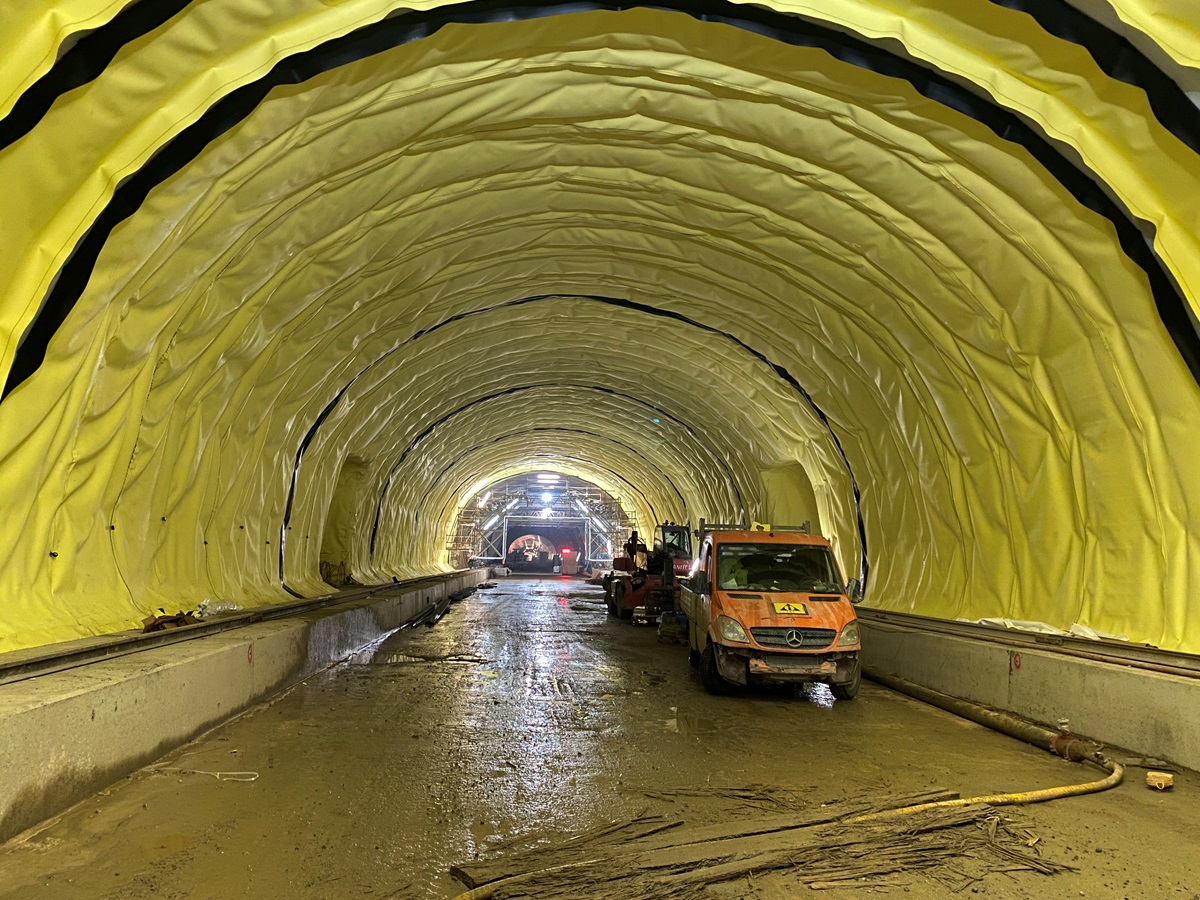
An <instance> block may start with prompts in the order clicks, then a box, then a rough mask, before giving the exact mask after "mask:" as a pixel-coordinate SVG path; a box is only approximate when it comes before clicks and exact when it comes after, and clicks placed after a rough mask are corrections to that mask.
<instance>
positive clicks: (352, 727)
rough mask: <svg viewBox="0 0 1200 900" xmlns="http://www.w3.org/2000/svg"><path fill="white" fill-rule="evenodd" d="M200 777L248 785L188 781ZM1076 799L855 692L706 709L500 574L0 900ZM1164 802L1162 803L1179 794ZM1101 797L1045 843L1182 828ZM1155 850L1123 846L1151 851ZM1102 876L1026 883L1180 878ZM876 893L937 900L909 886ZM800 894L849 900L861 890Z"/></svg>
mask: <svg viewBox="0 0 1200 900" xmlns="http://www.w3.org/2000/svg"><path fill="white" fill-rule="evenodd" d="M222 772H225V773H228V772H237V773H253V774H254V775H255V776H256V777H255V778H254V779H253V780H242V781H239V780H222V779H221V778H220V777H219V776H217V775H214V774H213V773H222ZM191 773H202V774H191ZM244 777H245V778H248V777H249V776H244ZM1078 778H1079V773H1078V771H1077V769H1075V768H1073V766H1072V764H1070V763H1067V762H1065V761H1062V760H1056V759H1054V758H1053V757H1050V756H1049V755H1048V754H1045V753H1044V752H1042V751H1035V750H1032V749H1031V748H1027V747H1025V746H1024V745H1021V744H1018V743H1016V742H1013V741H1011V740H1010V739H1007V738H1003V737H1000V736H999V735H996V734H994V733H992V732H988V731H986V730H984V729H982V728H980V727H978V726H975V725H972V724H969V723H967V724H966V725H964V724H963V722H962V721H961V720H957V719H954V718H953V717H951V716H949V715H948V714H945V713H942V712H940V711H937V710H931V709H930V708H928V707H925V706H923V705H921V704H919V703H916V702H915V701H911V700H909V699H907V698H903V697H900V696H898V695H893V694H891V693H889V692H887V691H884V690H882V689H881V688H879V687H877V686H875V685H871V684H866V685H864V686H863V689H862V692H861V694H860V695H859V697H858V699H857V700H855V701H853V702H837V703H835V702H834V700H833V697H832V695H831V694H830V693H829V691H828V689H827V688H825V687H824V686H820V685H818V686H811V687H808V688H800V687H792V688H776V689H754V690H747V691H739V692H737V693H735V694H733V695H731V696H726V697H712V696H709V695H707V694H706V693H705V692H704V690H703V688H702V687H701V686H700V682H699V678H698V677H697V675H696V673H695V670H694V669H692V668H691V667H690V666H689V665H688V661H687V649H686V648H685V647H680V646H676V645H669V644H663V643H659V642H658V641H657V640H656V634H655V630H654V629H653V628H650V627H645V626H637V625H634V624H632V623H630V622H626V621H618V620H616V619H613V618H610V617H608V616H607V615H606V613H605V609H604V604H603V602H602V597H601V589H600V588H592V587H588V586H586V585H584V584H582V583H581V582H579V581H578V580H573V579H569V578H544V579H527V580H522V579H516V578H514V579H505V580H501V581H500V582H499V584H498V586H497V587H496V588H495V589H494V590H490V591H480V592H478V593H476V594H474V595H473V596H471V597H470V598H468V599H466V600H464V601H462V602H460V603H457V604H454V605H453V606H452V607H451V609H450V612H449V614H448V615H447V616H446V617H445V618H443V619H442V620H441V622H439V623H438V624H437V625H436V626H435V627H425V626H421V627H417V628H409V629H403V630H400V631H398V632H396V633H394V634H392V635H390V636H388V637H387V638H386V639H385V640H383V641H382V642H380V643H379V644H378V645H377V646H373V647H371V648H368V649H367V650H365V651H364V652H363V653H360V654H356V655H355V656H354V657H353V658H352V659H350V660H347V662H346V663H344V664H343V665H341V666H339V667H336V668H334V669H332V670H330V671H328V672H325V673H322V674H319V675H317V676H314V677H311V678H309V679H308V680H307V682H305V683H304V684H302V685H300V686H298V687H297V688H295V689H294V690H292V691H290V692H288V693H287V694H286V695H284V696H283V697H281V698H279V699H277V700H276V701H274V702H272V703H270V704H268V705H265V706H263V707H260V708H259V709H257V710H255V711H253V712H252V713H250V714H248V715H245V716H243V717H241V718H239V719H237V720H235V721H233V722H231V723H229V724H227V725H225V726H223V727H221V728H219V729H217V730H216V731H214V732H212V733H211V734H209V735H207V736H206V737H204V738H203V739H202V740H200V741H197V742H196V743H194V744H192V745H189V746H188V747H186V748H184V749H183V750H181V751H178V752H176V753H173V754H170V755H169V756H168V757H167V758H166V759H164V760H163V761H161V762H160V763H159V764H156V767H155V768H154V769H153V770H150V771H147V772H145V773H143V774H141V775H139V776H137V777H135V778H133V779H130V780H127V781H125V782H123V783H121V784H120V785H118V786H116V787H114V788H113V789H112V790H111V791H110V792H107V794H106V795H105V796H102V797H97V798H95V800H94V801H93V802H91V803H88V804H85V805H83V806H81V807H79V808H77V809H76V810H73V811H72V812H70V813H68V814H67V815H65V816H63V817H62V819H61V821H59V822H57V823H55V824H53V825H51V826H49V827H47V828H46V829H44V830H43V831H41V832H39V833H38V834H37V835H35V836H34V837H31V838H29V839H28V840H26V841H25V842H24V843H22V844H21V845H20V846H19V847H11V846H10V848H8V849H7V850H6V852H5V853H3V854H0V897H2V898H20V900H24V898H32V897H38V898H47V897H52V898H55V900H59V898H63V900H73V898H79V900H82V898H87V900H92V898H112V900H118V898H119V900H132V898H141V897H177V898H184V897H189V898H190V897H213V898H224V897H243V896H261V897H288V898H296V900H318V898H321V900H325V898H337V897H371V898H380V897H388V898H393V900H396V898H430V900H437V898H450V897H454V896H456V895H457V894H458V893H460V892H461V891H462V885H461V884H459V883H458V882H456V881H455V880H454V879H453V878H452V877H451V876H450V874H449V869H450V867H451V866H452V865H456V864H460V863H465V862H469V861H471V860H474V859H476V858H477V857H480V856H487V855H488V854H489V853H491V852H494V851H495V850H496V848H498V847H500V846H502V845H506V842H513V841H517V842H534V843H535V844H541V843H544V842H552V841H555V840H558V839H561V837H562V836H563V835H566V834H571V833H576V832H582V831H586V830H588V829H593V828H596V827H597V826H599V825H603V824H605V823H608V822H614V821H619V820H627V819H629V818H631V817H633V816H636V815H638V814H639V813H640V812H642V811H644V810H646V809H648V808H649V809H650V811H651V812H652V813H656V814H663V815H669V816H672V817H678V818H682V819H684V820H685V821H688V822H691V823H712V822H725V821H734V820H737V819H738V818H739V817H745V816H747V815H751V814H754V815H760V814H762V813H764V812H779V811H782V810H792V809H805V808H811V807H813V806H816V807H821V806H822V804H828V803H836V802H839V800H841V799H843V798H846V797H849V796H854V795H862V794H874V793H891V794H895V793H903V792H911V791H920V790H930V789H932V788H949V789H953V790H958V791H962V792H964V793H983V792H990V791H994V790H998V789H1002V790H1013V789H1030V788H1035V787H1048V786H1052V785H1055V784H1061V783H1066V782H1070V781H1072V780H1078ZM1182 787H1183V790H1179V789H1178V788H1177V795H1178V796H1182V795H1183V794H1184V792H1185V791H1186V787H1187V785H1186V779H1184V781H1183V784H1182ZM1108 796H1109V795H1100V796H1097V797H1094V798H1080V799H1079V800H1076V801H1069V802H1070V803H1073V804H1075V805H1074V806H1066V807H1061V808H1060V807H1057V805H1051V806H1049V807H1044V808H1039V809H1038V811H1037V812H1036V813H1035V814H1034V815H1035V817H1036V818H1037V819H1038V820H1040V821H1041V822H1043V823H1045V824H1044V828H1043V829H1042V830H1041V832H1039V833H1044V834H1045V835H1047V839H1046V843H1045V846H1047V847H1049V848H1051V849H1053V850H1056V851H1057V850H1060V849H1061V844H1062V840H1061V839H1060V838H1059V836H1061V835H1072V836H1071V837H1070V838H1069V840H1070V842H1071V844H1072V845H1074V846H1081V845H1082V846H1090V845H1089V844H1088V841H1089V838H1088V837H1086V836H1080V835H1081V832H1080V828H1081V827H1083V826H1081V822H1080V818H1079V816H1080V811H1086V810H1088V809H1089V808H1090V809H1101V810H1104V811H1105V815H1104V816H1101V817H1099V818H1097V819H1096V820H1094V821H1098V822H1100V823H1101V824H1100V825H1099V826H1097V827H1098V830H1100V829H1103V828H1104V827H1108V828H1109V831H1111V832H1112V833H1111V834H1109V833H1108V832H1105V835H1106V836H1105V838H1104V840H1105V844H1104V846H1105V847H1117V846H1119V845H1122V841H1126V843H1128V841H1127V835H1128V833H1130V832H1131V830H1132V829H1131V828H1130V827H1129V825H1128V817H1129V816H1130V815H1133V814H1137V815H1139V816H1140V818H1139V819H1138V820H1137V821H1138V822H1139V823H1141V826H1142V827H1143V828H1144V827H1146V825H1145V823H1147V822H1150V823H1156V822H1157V823H1158V827H1159V828H1160V829H1162V828H1165V829H1167V832H1166V834H1167V835H1169V834H1170V833H1171V832H1172V830H1174V831H1175V833H1184V830H1186V829H1190V828H1192V826H1194V825H1196V824H1200V823H1197V822H1196V816H1192V817H1191V818H1185V819H1180V818H1179V817H1178V815H1176V816H1175V817H1174V818H1172V817H1171V816H1170V815H1167V816H1166V817H1165V818H1163V815H1164V811H1166V812H1169V811H1170V810H1171V809H1172V807H1171V805H1170V804H1172V803H1173V802H1175V801H1174V799H1173V798H1172V797H1170V796H1166V797H1164V796H1162V795H1159V796H1157V797H1154V798H1152V799H1153V800H1154V801H1155V802H1156V803H1157V804H1160V807H1156V809H1155V810H1153V811H1150V810H1146V811H1145V812H1144V813H1140V812H1137V810H1139V809H1140V807H1139V806H1138V802H1139V801H1141V804H1142V806H1145V804H1146V803H1147V802H1148V801H1147V800H1146V798H1145V797H1144V796H1143V795H1142V794H1135V795H1128V794H1127V795H1125V796H1124V797H1123V798H1121V799H1120V800H1112V799H1106V798H1107V797H1108ZM1174 808H1175V809H1176V810H1178V809H1179V808H1180V807H1179V806H1178V804H1176V806H1175V807H1174ZM1060 810H1061V811H1060ZM1156 816H1158V817H1159V818H1155V817H1156ZM1105 817H1107V818H1105ZM1110 820H1111V823H1113V824H1109V825H1107V826H1106V825H1105V823H1107V822H1109V821H1110ZM1185 826H1186V828H1185ZM1088 827H1091V826H1090V825H1089V826H1088ZM1156 835H1157V836H1156V837H1154V838H1147V846H1156V847H1161V846H1168V845H1169V843H1170V838H1169V836H1163V833H1162V832H1161V831H1160V832H1157V833H1156ZM1056 840H1058V843H1056ZM1105 852H1106V854H1109V853H1112V854H1116V853H1117V851H1115V850H1114V851H1110V850H1106V851H1105ZM1136 855H1137V854H1136V850H1130V852H1129V853H1128V854H1127V855H1126V857H1125V859H1130V858H1134V857H1136ZM1120 859H1121V857H1120V856H1118V855H1105V856H1096V857H1095V859H1092V858H1091V857H1088V859H1087V863H1088V868H1089V869H1096V868H1097V866H1100V867H1102V868H1101V871H1103V872H1104V873H1106V874H1105V875H1104V877H1105V878H1107V881H1106V882H1105V881H1097V882H1093V881H1087V880H1084V881H1061V882H1060V881H1059V879H1057V878H1056V879H1055V881H1053V882H1052V883H1051V884H1052V885H1053V888H1054V890H1056V891H1057V890H1058V887H1059V885H1060V883H1061V884H1062V885H1064V887H1065V888H1066V889H1069V890H1070V892H1071V893H1072V894H1074V893H1077V892H1078V891H1079V890H1080V889H1084V888H1087V889H1088V896H1127V895H1128V896H1144V897H1154V896H1167V895H1168V894H1170V893H1171V891H1170V890H1168V889H1167V887H1168V885H1172V886H1173V885H1176V884H1179V883H1182V882H1181V879H1182V878H1183V875H1180V874H1178V873H1179V872H1180V871H1181V870H1180V869H1179V866H1180V865H1183V866H1188V865H1190V863H1187V862H1186V861H1184V862H1176V863H1175V866H1176V868H1175V869H1174V870H1163V871H1162V872H1161V874H1160V875H1158V876H1156V877H1157V879H1158V880H1157V881H1154V882H1153V884H1151V883H1150V881H1149V880H1147V882H1146V884H1145V885H1142V886H1141V887H1142V888H1144V889H1141V890H1135V891H1132V892H1129V891H1126V893H1121V892H1120V891H1119V890H1117V889H1116V888H1114V890H1113V892H1111V893H1108V894H1105V893H1104V892H1103V891H1102V890H1094V889H1095V888H1098V887H1101V886H1102V885H1103V884H1109V885H1120V886H1121V887H1123V883H1124V882H1125V881H1132V880H1133V879H1132V877H1129V878H1126V877H1123V876H1122V874H1121V873H1120V872H1119V871H1118V870H1117V869H1116V868H1115V866H1117V865H1118V862H1119V860H1120ZM1187 874H1188V877H1191V874H1192V873H1191V870H1190V869H1188V870H1187ZM997 877H998V878H999V877H1000V876H997ZM1081 877H1082V876H1081ZM1138 877H1141V876H1140V875H1139V876H1138ZM1172 879H1174V880H1172ZM1195 881H1196V883H1200V879H1196V880H1195ZM984 884H985V886H986V887H987V890H988V893H989V894H990V895H992V896H996V897H1002V898H1009V897H1011V898H1017V897H1040V896H1045V895H1046V894H1045V893H1044V892H1045V891H1046V890H1047V887H1046V884H1045V883H1042V882H1021V881H1020V880H1018V879H1017V877H1016V876H1005V877H1004V878H1003V880H998V881H993V880H989V881H987V882H985V883H984ZM795 890H796V886H795V884H794V883H793V882H789V881H788V879H787V877H786V876H784V875H775V876H771V877H763V878H756V879H755V880H754V884H753V891H750V889H749V888H748V887H747V885H746V884H745V883H742V884H739V885H735V886H731V887H727V888H723V889H711V890H709V889H706V893H705V896H712V897H713V898H716V900H721V898H733V897H749V896H753V897H756V898H761V900H782V898H783V897H789V896H792V895H793V894H794V893H795ZM805 890H807V889H805ZM898 890H903V891H904V892H905V896H906V897H922V898H933V897H941V896H944V895H945V894H944V890H943V888H942V886H941V885H938V884H932V883H928V882H925V881H922V880H920V879H915V880H913V879H910V880H909V881H907V882H906V883H905V884H904V885H903V887H902V888H899V889H898ZM1160 890H1161V892H1160V893H1155V891H1160ZM598 896H602V894H600V895H598ZM823 896H825V897H828V898H830V900H840V898H843V897H855V898H857V897H859V896H861V889H860V888H850V889H846V890H845V891H841V890H829V891H825V892H823Z"/></svg>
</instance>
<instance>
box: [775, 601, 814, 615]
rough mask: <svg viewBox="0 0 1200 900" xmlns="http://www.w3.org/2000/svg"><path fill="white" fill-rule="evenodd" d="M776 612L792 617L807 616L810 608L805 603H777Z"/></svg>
mask: <svg viewBox="0 0 1200 900" xmlns="http://www.w3.org/2000/svg"><path fill="white" fill-rule="evenodd" d="M775 612H777V613H787V614H788V615H792V616H807V615H808V607H806V606H805V605H804V604H803V603H776V604H775Z"/></svg>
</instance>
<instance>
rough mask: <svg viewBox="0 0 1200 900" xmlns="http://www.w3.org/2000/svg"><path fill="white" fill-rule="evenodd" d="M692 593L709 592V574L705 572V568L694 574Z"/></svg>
mask: <svg viewBox="0 0 1200 900" xmlns="http://www.w3.org/2000/svg"><path fill="white" fill-rule="evenodd" d="M692 593H694V594H707V593H709V590H708V576H707V575H706V574H705V573H704V570H703V569H701V570H700V571H699V572H697V573H696V574H695V575H693V576H692Z"/></svg>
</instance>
